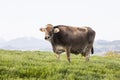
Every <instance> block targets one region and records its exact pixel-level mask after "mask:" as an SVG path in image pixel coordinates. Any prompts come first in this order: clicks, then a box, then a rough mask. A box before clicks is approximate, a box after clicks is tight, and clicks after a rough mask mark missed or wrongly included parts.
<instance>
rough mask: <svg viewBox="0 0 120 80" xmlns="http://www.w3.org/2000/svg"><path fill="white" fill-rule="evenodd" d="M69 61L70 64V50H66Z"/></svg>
mask: <svg viewBox="0 0 120 80" xmlns="http://www.w3.org/2000/svg"><path fill="white" fill-rule="evenodd" d="M66 54H67V60H68V61H69V62H70V48H66Z"/></svg>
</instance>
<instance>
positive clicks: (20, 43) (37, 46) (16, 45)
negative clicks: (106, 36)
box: [0, 37, 120, 53]
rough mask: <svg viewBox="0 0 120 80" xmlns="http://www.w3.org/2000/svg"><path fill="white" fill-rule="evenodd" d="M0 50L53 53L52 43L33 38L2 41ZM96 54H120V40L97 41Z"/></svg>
mask: <svg viewBox="0 0 120 80" xmlns="http://www.w3.org/2000/svg"><path fill="white" fill-rule="evenodd" d="M0 48H1V49H6V50H41V51H52V47H51V44H50V42H48V41H46V40H41V39H37V38H33V37H22V38H17V39H13V40H10V41H5V40H4V39H0ZM94 50H95V53H101V52H107V51H117V52H120V40H115V41H106V40H96V41H95V43H94Z"/></svg>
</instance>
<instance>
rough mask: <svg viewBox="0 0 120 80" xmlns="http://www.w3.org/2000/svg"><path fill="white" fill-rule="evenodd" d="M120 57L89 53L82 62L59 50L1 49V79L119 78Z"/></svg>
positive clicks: (88, 79) (66, 79)
mask: <svg viewBox="0 0 120 80" xmlns="http://www.w3.org/2000/svg"><path fill="white" fill-rule="evenodd" d="M119 61H120V58H117V57H114V58H113V57H98V56H92V57H91V59H90V61H89V62H85V60H84V58H82V57H81V56H80V55H78V56H76V55H71V63H68V61H67V60H66V55H65V54H62V55H61V58H60V60H56V58H55V56H54V54H53V53H50V52H40V51H8V50H7V51H5V50H0V79H1V80H119V79H120V62H119Z"/></svg>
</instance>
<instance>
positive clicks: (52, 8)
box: [0, 0, 120, 41]
mask: <svg viewBox="0 0 120 80" xmlns="http://www.w3.org/2000/svg"><path fill="white" fill-rule="evenodd" d="M46 24H53V25H60V24H62V25H70V26H76V27H82V26H89V27H91V28H93V29H94V30H95V31H96V38H95V39H96V40H99V39H100V40H109V41H112V40H120V35H119V34H120V29H119V28H120V0H0V38H3V39H5V40H12V39H15V38H19V37H35V38H39V39H43V38H44V33H42V32H40V31H39V28H41V27H45V25H46Z"/></svg>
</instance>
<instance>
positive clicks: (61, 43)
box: [40, 24, 95, 62]
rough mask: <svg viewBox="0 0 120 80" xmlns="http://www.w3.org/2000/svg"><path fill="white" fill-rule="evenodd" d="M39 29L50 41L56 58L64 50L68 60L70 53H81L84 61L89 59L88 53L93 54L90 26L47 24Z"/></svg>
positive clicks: (92, 31)
mask: <svg viewBox="0 0 120 80" xmlns="http://www.w3.org/2000/svg"><path fill="white" fill-rule="evenodd" d="M40 31H42V32H45V40H49V41H50V43H51V44H52V47H53V51H54V53H56V54H57V58H59V57H60V53H62V52H66V54H67V59H68V61H69V62H70V53H73V54H79V53H81V54H82V56H84V57H85V58H86V61H89V57H90V53H92V54H93V52H94V50H93V42H94V38H95V31H94V30H92V29H91V28H90V27H85V26H84V27H71V26H65V25H57V26H53V25H51V24H47V25H46V28H40Z"/></svg>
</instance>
